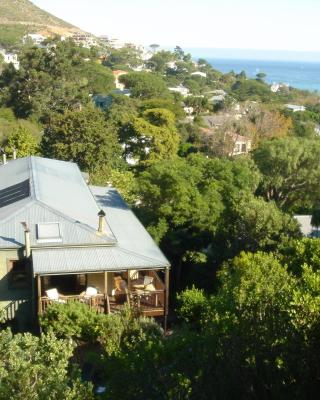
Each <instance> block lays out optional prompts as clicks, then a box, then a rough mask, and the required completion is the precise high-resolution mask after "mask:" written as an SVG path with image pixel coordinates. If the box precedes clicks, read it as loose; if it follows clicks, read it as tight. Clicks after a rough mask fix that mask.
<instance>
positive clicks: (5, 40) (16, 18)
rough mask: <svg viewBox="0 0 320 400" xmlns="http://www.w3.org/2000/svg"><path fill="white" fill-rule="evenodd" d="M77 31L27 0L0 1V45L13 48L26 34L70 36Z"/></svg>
mask: <svg viewBox="0 0 320 400" xmlns="http://www.w3.org/2000/svg"><path fill="white" fill-rule="evenodd" d="M76 31H79V29H78V28H76V27H74V26H72V25H71V24H69V23H67V22H65V21H63V20H61V19H59V18H56V17H55V16H53V15H51V14H49V13H47V12H46V11H43V10H42V9H40V8H39V7H37V6H35V5H34V4H33V3H32V2H31V1H28V0H0V45H2V46H5V47H10V46H14V45H16V44H17V43H19V42H20V40H21V37H22V36H23V35H25V34H26V33H31V32H32V33H42V34H45V35H49V34H59V35H70V34H71V33H73V32H76Z"/></svg>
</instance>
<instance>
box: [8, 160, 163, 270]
mask: <svg viewBox="0 0 320 400" xmlns="http://www.w3.org/2000/svg"><path fill="white" fill-rule="evenodd" d="M101 209H103V210H104V211H105V214H106V217H105V218H106V234H103V235H101V234H98V233H97V227H98V216H97V214H98V212H99V210H101ZM21 222H26V224H27V226H28V228H29V229H30V240H31V247H32V261H33V270H34V273H35V274H42V275H45V274H63V273H81V272H83V273H85V272H90V271H91V272H98V271H106V270H109V271H114V270H124V269H148V268H166V267H169V266H170V264H169V262H168V260H167V259H166V257H165V256H164V255H163V253H162V252H161V250H160V249H159V248H158V246H157V245H156V244H155V243H154V241H153V239H152V238H151V236H150V235H149V234H148V232H147V231H146V229H145V228H144V227H143V225H142V224H141V223H140V221H139V220H138V219H137V218H136V216H135V215H134V213H133V212H132V211H131V210H130V208H129V207H128V206H127V204H126V203H125V202H124V201H123V200H122V198H121V196H120V195H119V193H118V192H117V191H116V190H115V189H113V188H110V187H108V188H104V187H95V186H91V187H89V186H87V184H86V182H85V181H84V179H83V176H82V174H81V172H80V170H79V168H78V167H77V165H76V164H74V163H70V162H64V161H57V160H50V159H45V158H40V157H26V158H22V159H18V160H13V161H10V162H9V163H7V164H5V165H2V166H0V249H1V248H21V247H23V246H24V229H23V227H22V226H21ZM46 223H50V224H51V226H52V225H55V224H59V232H61V240H60V238H59V242H57V243H52V242H46V241H44V242H42V241H41V240H39V238H38V237H37V226H38V225H39V224H40V225H41V224H46Z"/></svg>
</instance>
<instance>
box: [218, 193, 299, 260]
mask: <svg viewBox="0 0 320 400" xmlns="http://www.w3.org/2000/svg"><path fill="white" fill-rule="evenodd" d="M225 218H226V219H225V221H226V224H225V227H224V230H225V240H226V241H227V242H228V247H229V249H230V250H229V251H230V253H231V256H234V255H236V254H238V253H239V252H240V251H243V250H245V251H252V252H254V251H257V250H268V251H270V250H275V249H276V248H277V246H278V245H279V244H280V243H281V242H282V241H283V240H285V239H287V238H294V237H296V238H297V237H299V236H300V232H299V227H298V224H297V222H296V221H295V220H294V219H293V218H292V217H291V216H290V215H287V214H284V213H283V212H281V211H280V210H279V209H278V208H277V206H276V204H275V203H273V202H266V201H265V200H263V199H262V198H257V197H254V195H253V194H248V193H241V192H240V193H239V195H238V196H236V197H235V198H234V199H233V201H232V204H231V206H230V207H229V208H228V211H227V213H226V217H225Z"/></svg>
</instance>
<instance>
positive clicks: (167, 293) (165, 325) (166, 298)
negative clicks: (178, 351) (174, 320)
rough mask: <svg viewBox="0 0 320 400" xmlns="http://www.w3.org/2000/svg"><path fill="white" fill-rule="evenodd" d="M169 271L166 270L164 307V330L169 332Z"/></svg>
mask: <svg viewBox="0 0 320 400" xmlns="http://www.w3.org/2000/svg"><path fill="white" fill-rule="evenodd" d="M169 273H170V269H169V268H166V270H165V291H166V293H165V308H164V331H165V332H167V317H168V313H169Z"/></svg>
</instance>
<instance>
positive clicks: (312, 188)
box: [253, 137, 320, 210]
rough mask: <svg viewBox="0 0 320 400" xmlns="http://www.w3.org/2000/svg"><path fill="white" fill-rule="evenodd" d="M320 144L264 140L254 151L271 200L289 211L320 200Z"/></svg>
mask: <svg viewBox="0 0 320 400" xmlns="http://www.w3.org/2000/svg"><path fill="white" fill-rule="evenodd" d="M319 157H320V141H319V140H310V139H298V138H294V137H290V138H281V139H277V140H270V141H264V142H262V143H261V144H260V146H259V147H258V148H257V149H256V150H255V151H254V152H253V159H254V161H255V162H256V164H257V166H258V168H259V169H260V171H261V173H262V176H263V178H262V181H261V185H260V188H259V193H261V194H262V195H263V196H264V197H265V198H266V199H267V200H274V201H275V202H276V203H277V204H278V206H280V207H281V208H283V209H286V210H289V209H294V208H298V207H300V206H302V207H310V206H311V207H312V206H313V204H315V203H318V202H319V201H320V192H319V185H318V182H319V177H320V165H319V161H318V160H319Z"/></svg>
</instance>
